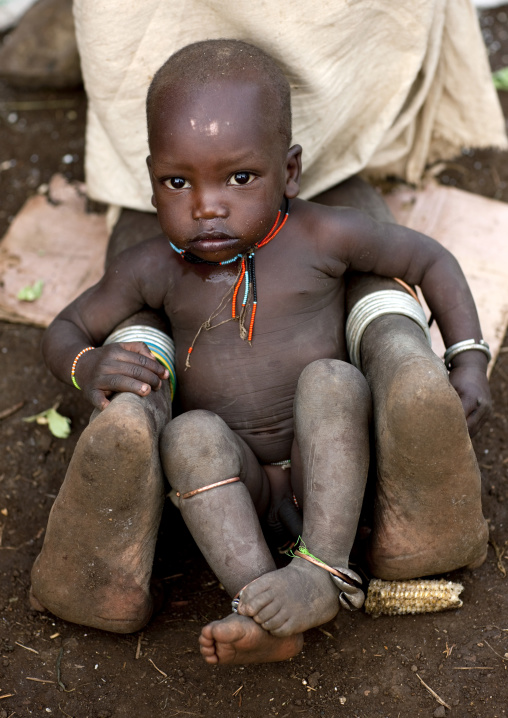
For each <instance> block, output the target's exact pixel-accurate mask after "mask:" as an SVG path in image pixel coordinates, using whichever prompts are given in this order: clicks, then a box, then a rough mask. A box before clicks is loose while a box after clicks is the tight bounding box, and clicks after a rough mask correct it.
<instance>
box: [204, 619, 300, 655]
mask: <svg viewBox="0 0 508 718" xmlns="http://www.w3.org/2000/svg"><path fill="white" fill-rule="evenodd" d="M199 645H200V650H201V655H202V656H203V658H204V659H205V661H206V662H207V663H209V664H211V665H215V664H219V665H226V664H236V665H239V664H245V663H272V662H274V661H285V660H287V659H288V658H292V657H293V656H296V655H297V653H300V651H301V650H302V647H303V635H302V634H301V633H298V634H296V635H294V636H287V637H285V638H277V637H275V636H272V635H271V634H270V633H268V631H265V630H264V628H261V626H259V625H258V624H257V623H256V622H255V621H253V620H252V618H247V617H246V616H239V615H238V614H235V613H233V614H231V615H230V616H227V618H224V619H223V620H222V621H213V622H212V623H209V624H208V625H207V626H205V627H204V628H203V630H202V631H201V636H200V637H199Z"/></svg>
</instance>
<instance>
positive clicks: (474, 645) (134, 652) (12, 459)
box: [0, 6, 508, 718]
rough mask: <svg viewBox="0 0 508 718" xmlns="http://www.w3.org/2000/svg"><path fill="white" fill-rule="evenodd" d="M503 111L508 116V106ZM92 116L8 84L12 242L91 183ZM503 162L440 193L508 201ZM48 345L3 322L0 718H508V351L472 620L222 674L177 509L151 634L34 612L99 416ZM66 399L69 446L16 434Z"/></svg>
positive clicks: (494, 156) (39, 431)
mask: <svg viewBox="0 0 508 718" xmlns="http://www.w3.org/2000/svg"><path fill="white" fill-rule="evenodd" d="M481 23H482V29H483V32H484V37H485V41H486V43H487V46H488V48H489V52H490V56H491V59H492V65H493V68H494V69H497V68H498V67H501V66H503V65H508V6H506V7H503V8H500V9H497V10H493V11H488V12H484V13H483V14H482V16H481ZM464 81H465V82H467V78H465V79H464ZM502 102H503V106H504V109H505V114H506V116H507V117H508V93H506V94H505V95H504V96H503V97H502ZM85 113H86V98H85V96H84V93H83V92H82V91H79V90H77V91H72V92H62V93H59V94H55V93H47V92H38V93H36V92H26V91H24V92H21V91H15V90H13V89H11V88H8V87H6V86H2V85H0V148H1V149H0V152H1V154H0V197H1V202H0V236H1V235H3V233H4V232H5V230H6V229H7V226H8V224H9V222H10V221H11V219H12V217H13V216H14V215H15V214H16V212H17V211H18V210H19V209H20V207H21V205H22V204H23V202H24V201H25V199H26V198H27V197H28V196H29V195H31V194H33V193H34V192H35V191H36V189H37V187H39V186H40V185H41V184H43V183H46V182H48V180H49V179H50V177H51V176H52V175H53V174H54V173H55V172H57V171H59V172H62V173H63V174H65V175H66V176H67V177H69V178H70V179H80V180H81V179H83V150H84V126H85ZM506 160H507V155H506V154H502V153H495V152H492V151H481V152H480V151H475V152H468V153H465V154H464V155H463V156H462V157H460V158H458V159H456V160H454V161H453V162H450V163H447V164H446V167H445V168H444V169H443V170H442V172H441V175H440V179H441V181H442V182H443V183H445V184H452V185H455V186H458V187H461V188H463V189H466V190H469V191H474V192H478V193H481V194H485V195H487V196H490V197H495V198H497V199H500V200H502V201H508V163H507V161H506ZM41 335H42V332H41V330H40V329H37V328H33V327H28V326H21V325H14V324H5V323H0V354H1V363H0V367H1V371H0V387H1V389H0V447H1V448H0V451H1V454H0V456H1V457H2V458H1V463H0V607H1V611H2V613H1V621H0V718H12V717H13V716H46V715H53V716H55V717H56V716H67V717H72V718H109V717H113V716H114V717H115V718H117V717H118V718H121V717H123V716H140V718H145V717H146V718H149V717H151V716H219V715H220V716H223V717H224V718H236V717H237V716H238V717H244V718H249V717H252V718H260V717H261V716H280V718H288V717H293V716H300V715H301V716H302V717H304V716H308V717H314V716H316V717H318V716H323V717H326V718H334V717H335V716H341V717H344V718H352V717H355V716H361V717H362V718H373V717H374V716H382V717H386V718H388V717H390V718H405V717H411V718H413V717H416V716H428V717H430V716H436V718H438V717H439V716H444V715H447V714H448V713H450V715H452V716H456V717H457V718H462V717H465V716H475V717H477V718H480V717H481V718H495V717H498V716H504V715H506V714H507V712H508V680H507V679H508V591H507V587H508V580H507V578H506V570H505V566H507V565H508V561H507V562H506V563H503V551H505V550H506V552H507V553H508V512H507V509H508V431H507V429H508V426H507V425H508V341H506V340H505V344H504V348H503V349H502V350H501V354H500V357H499V359H498V361H497V363H496V366H495V368H494V371H493V375H492V393H493V397H494V411H493V414H492V417H491V419H490V421H489V423H488V424H487V426H485V427H484V429H483V430H482V432H481V435H480V436H479V437H478V438H477V439H476V440H475V448H476V451H477V455H478V459H479V463H480V466H481V469H482V474H483V496H484V511H485V515H486V517H487V518H488V521H489V523H490V530H491V546H490V548H489V555H488V559H487V562H486V563H485V564H484V565H483V566H482V567H481V568H480V569H478V570H476V571H474V572H472V573H470V572H466V571H463V572H457V573H455V574H454V575H453V576H450V578H452V579H453V580H458V581H460V582H462V583H463V584H464V589H465V590H464V593H463V599H464V606H463V608H461V609H459V610H455V611H450V612H447V613H442V614H434V615H422V616H415V617H381V618H378V619H373V618H371V617H369V616H367V615H366V614H364V613H363V612H359V613H357V614H348V615H345V614H344V613H341V614H339V616H338V618H337V619H336V620H335V621H333V622H331V623H329V624H327V625H326V626H324V627H323V628H321V629H315V630H313V631H310V632H309V633H308V635H307V637H306V643H305V648H304V651H303V652H302V653H301V654H300V655H299V656H298V657H296V658H295V659H293V660H292V661H290V662H287V663H282V664H272V665H268V666H254V667H250V666H249V667H233V668H222V669H221V668H217V667H215V668H211V667H208V666H206V665H205V664H204V663H203V662H202V660H201V658H200V655H199V651H198V644H197V638H198V635H199V631H200V628H201V626H202V625H203V624H204V623H206V622H207V621H209V620H212V619H215V618H219V617H222V616H224V615H226V614H227V613H228V612H229V600H228V597H227V595H226V594H225V592H224V591H223V590H222V589H221V587H220V586H219V584H218V583H217V581H216V580H215V578H214V576H213V574H212V573H211V572H210V570H209V569H208V568H207V566H206V564H205V562H204V560H203V558H202V557H201V556H200V553H199V551H198V550H197V548H196V547H195V545H194V544H193V542H192V540H191V539H190V537H189V535H188V533H187V531H186V529H185V527H184V526H183V525H182V522H181V519H180V517H179V516H178V515H177V512H176V510H174V509H173V508H172V507H171V506H169V507H168V509H167V512H166V517H165V522H164V525H165V529H164V534H163V535H162V536H161V542H160V544H161V545H160V548H159V551H158V555H157V560H156V564H155V573H156V575H157V576H158V577H159V578H161V579H162V580H163V582H164V584H165V586H166V587H167V589H168V591H167V592H168V600H167V603H166V605H165V607H164V609H163V611H162V612H161V613H160V614H159V615H158V616H157V617H156V618H155V619H154V620H153V621H152V622H151V623H150V625H149V626H148V627H147V628H146V630H145V631H143V632H142V633H139V634H135V635H131V636H117V635H113V634H107V633H101V632H99V631H96V630H91V629H87V628H83V627H80V626H76V625H71V624H68V623H65V622H64V621H61V620H59V619H56V618H53V617H52V616H51V615H49V614H48V615H46V614H38V613H36V612H33V611H31V610H30V607H29V604H28V598H27V597H28V589H29V583H30V581H29V575H30V569H31V566H32V563H33V561H34V559H35V557H36V555H37V553H38V551H39V550H40V547H41V544H42V540H43V535H44V529H45V525H46V521H47V517H48V513H49V510H50V508H51V504H52V502H53V500H54V498H55V495H56V493H57V492H58V489H59V486H60V484H61V482H62V480H63V477H64V473H65V469H66V465H67V463H68V461H69V459H70V457H71V455H72V452H73V449H74V446H75V444H76V440H77V438H78V436H79V433H80V431H81V429H82V428H83V427H84V425H85V424H86V422H87V420H88V416H89V412H90V410H89V408H88V406H87V404H86V403H85V402H84V400H83V399H82V398H81V396H80V395H79V393H78V392H76V391H75V390H74V389H70V388H68V387H66V386H62V385H61V384H59V382H57V381H56V379H54V378H53V377H52V376H50V375H49V373H48V372H47V370H46V369H45V367H44V366H43V364H42V361H41V357H40V353H39V343H40V339H41ZM56 401H59V402H60V411H61V412H62V413H63V414H65V415H66V416H69V417H70V418H71V420H72V434H71V436H70V437H69V438H68V439H65V440H63V439H56V438H54V437H52V435H51V434H50V433H49V431H48V430H47V429H46V428H45V427H40V426H36V425H34V424H27V423H24V422H22V421H21V419H22V418H23V417H27V416H30V415H32V414H35V413H37V412H39V411H41V410H43V409H46V408H49V407H50V406H52V405H53V404H54V403H55V402H56ZM15 407H18V408H15ZM9 409H13V411H11V413H10V414H9V415H8V416H6V417H5V418H4V415H5V413H6V410H7V413H8V410H9ZM450 450H452V448H451V447H450ZM507 559H508V556H507ZM430 689H432V690H433V691H434V692H435V694H437V696H439V697H440V698H441V699H442V701H443V702H444V703H446V704H447V705H448V706H449V709H448V708H446V709H445V708H444V706H443V705H440V703H439V702H438V700H437V698H436V695H435V694H431V692H430Z"/></svg>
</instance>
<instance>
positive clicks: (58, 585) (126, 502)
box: [32, 390, 168, 633]
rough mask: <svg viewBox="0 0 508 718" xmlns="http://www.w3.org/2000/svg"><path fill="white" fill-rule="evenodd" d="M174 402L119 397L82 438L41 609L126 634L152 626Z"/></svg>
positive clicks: (42, 582)
mask: <svg viewBox="0 0 508 718" xmlns="http://www.w3.org/2000/svg"><path fill="white" fill-rule="evenodd" d="M165 393H166V391H165V390H161V391H159V392H154V393H152V394H150V395H149V397H147V398H146V399H141V398H140V397H138V396H136V395H134V394H119V395H117V396H116V397H115V398H114V399H113V401H112V402H111V404H110V405H109V406H108V407H107V409H105V410H104V411H103V412H102V413H100V414H98V416H97V417H96V418H95V419H94V420H93V421H92V422H91V424H90V425H89V426H88V427H87V428H86V429H85V431H84V432H83V434H82V436H81V438H80V440H79V442H78V445H77V447H76V450H75V452H74V456H73V458H72V460H71V463H70V465H69V469H68V471H67V475H66V478H65V481H64V483H63V485H62V488H61V490H60V492H59V494H58V497H57V499H56V500H55V503H54V506H53V509H52V511H51V515H50V518H49V523H48V528H47V532H46V538H45V541H44V545H43V548H42V551H41V553H40V555H39V557H38V558H37V560H36V562H35V565H34V568H33V570H32V596H33V601H32V605H33V606H34V607H36V608H39V609H40V607H45V608H46V609H48V610H49V611H51V612H52V613H54V614H55V615H57V616H59V617H60V618H63V619H64V620H67V621H72V622H73V623H80V624H83V625H86V626H92V627H94V628H100V629H102V630H108V631H115V632H118V633H130V632H133V631H137V630H139V629H140V628H141V627H142V626H144V625H145V624H146V622H147V621H148V620H149V618H150V616H151V614H152V610H153V602H152V597H151V595H150V588H149V585H150V576H151V571H152V562H153V553H154V549H155V541H156V538H157V531H158V527H159V522H160V515H161V510H162V505H163V501H164V491H163V481H162V472H161V467H160V460H159V456H158V441H157V438H158V432H159V431H160V426H158V424H160V423H161V422H162V420H163V416H165V413H166V411H167V410H166V409H165V406H164V405H165V402H166V401H168V398H167V397H166V396H165Z"/></svg>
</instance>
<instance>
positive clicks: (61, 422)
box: [46, 409, 71, 439]
mask: <svg viewBox="0 0 508 718" xmlns="http://www.w3.org/2000/svg"><path fill="white" fill-rule="evenodd" d="M46 418H47V420H48V427H49V430H50V431H51V433H52V434H53V436H57V437H58V438H59V439H66V438H67V437H68V436H69V434H70V433H71V420H70V419H69V417H67V416H62V415H61V414H59V413H58V411H56V409H49V410H48V413H47V416H46Z"/></svg>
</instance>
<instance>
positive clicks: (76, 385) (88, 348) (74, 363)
mask: <svg viewBox="0 0 508 718" xmlns="http://www.w3.org/2000/svg"><path fill="white" fill-rule="evenodd" d="M90 349H95V347H86V349H82V350H81V351H80V352H79V354H78V355H77V356H76V358H75V359H74V361H73V362H72V369H71V379H72V383H73V384H74V386H75V387H76V389H79V391H81V387H80V386H79V384H78V382H77V381H76V377H75V376H74V375H75V374H76V366H77V363H78V360H79V358H80V357H82V356H83V354H84V353H85V352H89V351H90Z"/></svg>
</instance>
